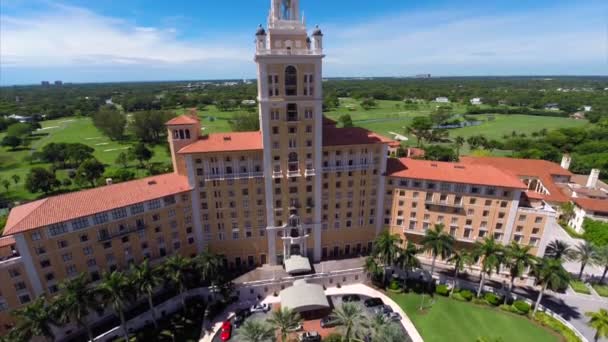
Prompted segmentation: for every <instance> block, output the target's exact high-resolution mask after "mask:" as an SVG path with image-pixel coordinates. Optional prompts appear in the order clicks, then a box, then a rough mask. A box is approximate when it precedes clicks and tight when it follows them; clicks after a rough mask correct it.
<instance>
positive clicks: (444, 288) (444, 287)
mask: <svg viewBox="0 0 608 342" xmlns="http://www.w3.org/2000/svg"><path fill="white" fill-rule="evenodd" d="M435 292H436V293H437V294H439V295H442V296H447V295H449V294H450V289H448V287H447V285H444V284H441V285H438V286H437V288H435Z"/></svg>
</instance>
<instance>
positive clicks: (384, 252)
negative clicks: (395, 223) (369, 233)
mask: <svg viewBox="0 0 608 342" xmlns="http://www.w3.org/2000/svg"><path fill="white" fill-rule="evenodd" d="M400 245H401V238H400V237H399V235H398V234H391V233H390V232H389V231H388V230H384V231H383V232H382V233H380V235H378V236H377V237H376V239H375V240H374V245H373V248H372V255H373V256H374V258H376V259H377V260H378V261H379V262H380V263H381V264H382V283H383V284H384V283H386V269H387V267H390V266H393V264H394V263H395V260H396V259H397V255H398V253H399V246H400Z"/></svg>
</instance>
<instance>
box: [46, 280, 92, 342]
mask: <svg viewBox="0 0 608 342" xmlns="http://www.w3.org/2000/svg"><path fill="white" fill-rule="evenodd" d="M89 284H90V282H89V279H88V278H87V275H86V273H81V274H80V275H79V276H78V277H76V278H73V279H70V280H66V281H65V282H63V283H62V284H61V285H60V289H61V292H60V295H59V296H58V297H57V300H56V304H57V307H58V308H59V310H58V313H59V320H60V321H61V322H62V323H64V324H65V323H69V322H75V323H76V324H77V325H78V327H81V328H84V329H85V330H86V332H87V336H88V337H89V341H93V339H94V338H95V336H93V331H92V330H91V326H90V325H89V324H88V322H87V316H88V315H89V313H90V312H91V311H95V310H98V309H100V307H101V304H100V303H99V301H98V298H97V291H96V289H95V288H93V287H91V286H90V285H89Z"/></svg>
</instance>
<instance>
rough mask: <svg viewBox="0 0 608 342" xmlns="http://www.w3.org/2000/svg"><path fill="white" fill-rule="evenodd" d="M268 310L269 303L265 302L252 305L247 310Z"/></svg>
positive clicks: (252, 311)
mask: <svg viewBox="0 0 608 342" xmlns="http://www.w3.org/2000/svg"><path fill="white" fill-rule="evenodd" d="M268 311H270V305H269V304H265V303H264V304H255V305H252V306H251V308H250V309H249V312H251V313H256V312H268Z"/></svg>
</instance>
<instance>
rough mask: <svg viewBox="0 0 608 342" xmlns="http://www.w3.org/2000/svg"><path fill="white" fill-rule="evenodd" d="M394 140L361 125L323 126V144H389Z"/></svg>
mask: <svg viewBox="0 0 608 342" xmlns="http://www.w3.org/2000/svg"><path fill="white" fill-rule="evenodd" d="M393 141H394V140H392V139H389V138H386V137H383V136H381V135H379V134H376V133H374V132H372V131H368V130H366V129H364V128H360V127H343V128H337V127H334V126H330V125H326V126H324V127H323V146H344V145H366V144H384V143H387V144H388V143H392V142H393Z"/></svg>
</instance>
